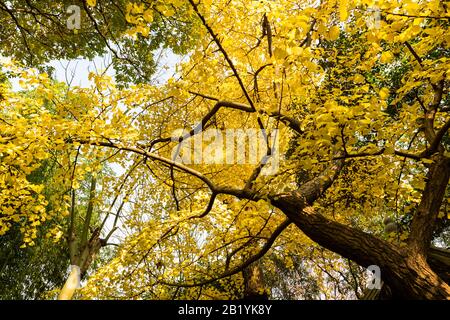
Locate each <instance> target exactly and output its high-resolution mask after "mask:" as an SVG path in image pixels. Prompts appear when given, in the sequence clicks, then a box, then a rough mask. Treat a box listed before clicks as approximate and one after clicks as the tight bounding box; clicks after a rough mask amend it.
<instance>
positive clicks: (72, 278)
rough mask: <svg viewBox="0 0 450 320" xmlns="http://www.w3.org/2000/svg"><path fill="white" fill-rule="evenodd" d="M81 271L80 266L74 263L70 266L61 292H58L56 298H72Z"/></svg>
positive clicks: (78, 283)
mask: <svg viewBox="0 0 450 320" xmlns="http://www.w3.org/2000/svg"><path fill="white" fill-rule="evenodd" d="M80 278H81V272H80V267H79V266H76V265H71V266H70V274H69V276H68V277H67V280H66V282H65V283H64V286H63V288H62V289H61V292H60V293H59V296H58V300H72V297H73V294H74V293H75V289H77V288H78V287H79V285H80Z"/></svg>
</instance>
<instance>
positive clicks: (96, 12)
mask: <svg viewBox="0 0 450 320" xmlns="http://www.w3.org/2000/svg"><path fill="white" fill-rule="evenodd" d="M69 2H70V1H67V2H66V1H62V2H61V1H60V2H58V3H54V2H51V3H52V6H48V5H47V6H45V5H44V4H43V5H42V7H41V6H40V5H39V6H38V5H37V4H34V3H35V2H33V1H26V5H24V4H22V1H20V2H19V1H17V3H16V1H9V2H5V3H3V4H0V12H1V15H0V19H2V20H5V19H13V20H14V21H15V25H11V24H10V27H8V28H6V29H5V30H2V31H1V32H0V34H1V36H2V37H3V38H4V39H11V40H9V42H10V43H11V45H10V46H6V45H3V43H4V42H3V39H2V48H1V52H2V55H3V56H5V57H4V58H3V59H2V73H3V74H4V75H5V76H6V78H7V79H10V80H11V81H13V80H15V81H17V83H18V84H19V85H20V87H21V88H22V90H14V88H13V86H12V85H11V84H10V82H8V81H5V82H3V84H2V85H1V87H0V97H1V98H0V159H1V160H0V161H1V162H0V190H1V192H0V236H5V235H7V234H8V233H11V232H14V230H15V228H16V227H19V228H20V232H21V234H22V235H23V245H24V246H32V245H34V244H35V243H36V239H38V238H40V237H45V236H47V237H49V238H54V239H55V241H56V240H57V239H59V240H60V241H64V240H65V241H67V244H68V246H69V249H70V261H71V264H72V265H77V266H78V267H80V268H81V269H82V270H81V273H82V275H83V276H86V280H87V284H86V285H85V286H84V287H83V288H82V289H80V290H78V291H77V293H76V297H78V298H83V299H90V298H108V299H111V298H116V299H228V298H241V297H243V296H249V295H253V294H259V295H261V296H265V297H272V298H277V297H278V298H290V299H291V298H362V296H363V291H364V278H365V277H364V268H367V267H369V266H374V265H375V266H377V267H378V268H379V269H380V270H381V279H382V281H383V287H384V288H385V289H384V290H387V291H386V292H388V295H389V296H390V297H397V298H416V299H417V298H420V299H449V298H450V287H449V279H450V278H449V271H448V270H450V269H449V268H448V262H449V260H448V258H442V257H441V258H435V257H437V255H433V254H432V252H436V251H433V250H437V249H435V248H434V247H436V246H437V247H441V248H442V247H444V248H445V247H448V245H449V243H448V220H449V218H450V216H449V213H448V211H447V203H448V201H449V188H448V181H449V177H450V154H449V147H450V146H449V136H448V129H449V128H450V117H449V113H448V112H449V111H450V104H449V102H450V93H449V77H450V36H449V34H450V33H449V32H448V27H449V23H450V21H449V20H450V8H449V6H448V5H447V4H446V3H445V2H441V1H435V0H425V1H420V2H417V1H413V0H406V1H401V2H398V1H374V0H353V1H336V0H330V1H319V2H318V1H307V0H306V1H287V0H286V1H285V0H270V1H269V0H267V1H266V0H262V1H250V2H249V1H238V0H236V1H234V0H233V1H222V0H215V1H210V0H201V1H197V0H186V1H185V0H168V1H152V2H147V1H134V2H128V1H124V2H122V1H80V6H81V7H83V8H84V12H85V13H86V14H87V15H88V17H89V18H88V19H83V20H82V23H81V25H82V28H81V29H80V31H79V32H77V33H74V32H73V30H66V29H64V27H62V26H63V25H64V23H63V22H61V21H63V20H61V19H59V20H57V21H56V20H55V21H54V20H53V19H54V18H53V15H54V14H56V13H55V12H59V13H58V14H61V12H64V11H63V10H61V9H62V8H64V7H65V6H66V5H69ZM36 3H37V2H36ZM39 3H41V2H39ZM22 5H23V7H22ZM53 6H54V7H53ZM44 9H45V11H44ZM30 17H34V18H35V22H33V20H32V19H30ZM55 19H56V18H55ZM41 23H42V24H43V25H41ZM39 25H41V26H39ZM58 30H59V31H58ZM41 34H42V35H43V36H41ZM45 41H49V42H51V46H50V47H48V46H47V45H46V44H45V43H44V42H45ZM160 45H163V46H166V47H168V48H172V49H173V51H174V52H175V53H178V54H184V59H182V62H180V63H177V65H176V73H175V74H174V76H173V77H171V78H169V79H168V80H167V81H164V82H163V83H152V82H151V81H148V78H147V77H142V76H140V72H143V73H144V75H145V76H146V75H149V74H150V73H153V72H154V70H156V68H157V67H158V66H157V65H155V64H154V60H153V58H152V57H151V56H148V55H147V54H146V52H148V51H150V52H151V51H152V50H154V49H156V48H158V47H159V46H160ZM105 46H106V47H108V46H110V48H109V50H111V51H112V52H115V51H116V50H117V48H118V47H123V50H120V52H121V53H123V54H124V55H125V57H126V58H125V59H122V58H120V59H119V58H117V59H116V60H115V64H116V65H115V68H116V70H117V71H118V73H117V77H116V79H113V78H112V77H110V76H108V75H106V74H102V73H99V74H95V73H91V74H90V75H89V80H90V82H91V86H90V87H87V88H86V87H77V86H67V85H66V84H62V83H58V82H56V81H54V80H53V79H52V78H51V75H49V74H47V73H45V72H43V71H42V69H34V68H30V67H32V66H34V67H39V66H42V64H43V63H44V62H47V61H48V57H51V59H60V58H68V59H70V58H75V57H78V56H80V55H82V56H83V55H84V56H86V57H93V56H94V55H98V54H101V52H103V50H104V49H105ZM74 47H75V48H76V50H75V48H74ZM24 48H25V49H26V50H24ZM83 48H84V49H83ZM55 50H56V51H55ZM52 52H55V54H54V55H50V56H47V53H52ZM130 61H133V63H132V65H133V66H132V67H131V64H130V63H131V62H130ZM134 62H136V63H134ZM132 69H135V71H136V73H134V71H130V70H132ZM239 139H241V140H239ZM255 150H257V151H255ZM44 161H51V162H52V163H55V168H54V172H53V175H52V179H51V181H44V182H36V181H34V180H33V179H31V178H30V175H31V174H32V173H33V172H34V171H35V170H37V169H38V168H39V167H41V165H42V163H43V162H44ZM48 188H52V190H53V191H52V194H51V198H50V199H49V198H48V197H46V194H45V190H48ZM49 203H51V206H49ZM77 221H78V222H77ZM77 223H78V224H79V225H80V227H79V228H78V229H79V230H78V229H77V228H76V225H77ZM44 226H45V228H44ZM114 234H120V237H119V239H120V240H119V242H118V243H115V245H117V248H116V250H115V251H114V253H113V255H112V257H111V259H109V260H108V261H103V262H102V263H101V265H100V266H99V267H97V268H95V270H92V272H87V269H88V267H89V266H91V265H92V260H93V259H94V257H95V255H96V254H97V253H98V252H99V251H101V250H103V249H102V248H103V247H105V246H106V245H107V244H108V241H110V240H111V239H112V238H111V237H112V236H113V235H114Z"/></svg>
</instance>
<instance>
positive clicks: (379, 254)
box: [271, 157, 450, 299]
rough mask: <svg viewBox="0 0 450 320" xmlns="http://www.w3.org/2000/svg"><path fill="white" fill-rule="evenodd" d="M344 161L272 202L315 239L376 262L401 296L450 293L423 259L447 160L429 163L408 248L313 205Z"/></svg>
mask: <svg viewBox="0 0 450 320" xmlns="http://www.w3.org/2000/svg"><path fill="white" fill-rule="evenodd" d="M342 165H343V163H342V162H341V163H340V162H336V163H335V164H333V166H332V167H331V168H330V169H328V170H327V171H325V172H324V174H323V175H322V176H319V177H318V178H316V179H314V180H312V181H310V182H308V183H306V184H304V185H303V186H302V187H300V188H299V189H298V190H297V191H294V192H290V193H286V194H280V195H277V196H275V197H273V198H272V199H271V203H272V204H274V205H275V206H277V207H278V208H279V209H281V210H282V211H283V212H284V213H285V214H286V216H287V217H288V218H289V219H290V220H291V221H292V222H293V223H294V224H295V225H296V226H297V227H298V228H299V229H301V230H302V231H303V232H304V233H305V234H306V235H307V236H308V237H310V238H311V239H312V240H313V241H314V242H316V243H318V244H319V245H321V246H323V247H325V248H327V249H329V250H331V251H333V252H336V253H338V254H340V255H342V256H343V257H345V258H348V259H351V260H353V261H355V262H356V263H358V264H359V265H361V266H363V267H368V266H369V265H377V266H378V267H380V269H381V276H382V280H383V281H384V282H386V283H387V284H388V285H389V287H390V288H391V289H392V290H393V291H395V293H396V294H397V295H398V297H399V298H405V299H450V286H449V285H448V284H447V283H446V282H445V281H444V280H443V279H441V278H440V277H439V276H438V275H437V274H436V273H435V272H434V271H433V270H432V269H431V267H430V266H429V265H428V262H427V250H428V248H429V246H430V240H431V233H432V231H433V225H434V221H435V219H436V217H437V215H438V211H439V208H440V204H441V202H442V198H443V196H444V191H445V188H446V187H447V184H448V180H449V176H450V165H449V160H448V159H447V158H445V157H438V158H437V159H435V162H434V163H433V164H432V165H431V167H430V169H429V173H428V175H427V183H426V186H425V190H424V192H423V196H422V199H421V203H420V205H419V208H418V212H417V214H416V215H415V217H414V219H413V223H412V232H411V236H410V239H409V244H408V246H407V247H406V249H403V248H402V249H400V248H398V247H397V246H395V245H393V244H390V243H388V242H386V241H383V240H381V239H378V238H376V237H374V236H372V235H370V234H367V233H365V232H363V231H361V230H358V229H355V228H351V227H348V226H346V225H343V224H341V223H338V222H335V221H332V220H329V219H327V218H325V217H324V216H322V215H320V214H319V213H316V212H315V211H314V209H313V208H312V207H311V205H312V203H313V202H314V201H315V200H316V199H317V198H318V197H319V196H320V195H321V194H322V193H323V192H324V190H326V189H327V188H328V186H330V185H331V183H332V181H333V180H334V178H335V177H336V176H337V174H338V172H339V171H340V169H341V168H342ZM428 224H429V225H428ZM430 225H431V226H430ZM425 248H426V249H425Z"/></svg>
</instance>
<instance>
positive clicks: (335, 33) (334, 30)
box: [328, 26, 340, 41]
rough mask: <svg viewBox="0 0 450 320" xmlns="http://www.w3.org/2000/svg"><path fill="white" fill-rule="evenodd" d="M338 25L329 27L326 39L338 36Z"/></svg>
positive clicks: (332, 39)
mask: <svg viewBox="0 0 450 320" xmlns="http://www.w3.org/2000/svg"><path fill="white" fill-rule="evenodd" d="M339 33H340V31H339V27H338V26H332V27H331V28H330V31H329V32H328V39H329V40H331V41H334V40H336V39H337V38H339Z"/></svg>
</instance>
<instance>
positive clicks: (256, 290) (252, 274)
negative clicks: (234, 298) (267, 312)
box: [242, 261, 268, 300]
mask: <svg viewBox="0 0 450 320" xmlns="http://www.w3.org/2000/svg"><path fill="white" fill-rule="evenodd" d="M242 276H243V277H244V299H247V300H267V299H268V294H267V291H266V286H265V283H264V275H263V270H262V268H261V265H260V263H259V262H258V261H257V262H254V263H252V264H251V265H249V266H248V267H247V268H245V269H244V270H243V271H242Z"/></svg>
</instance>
